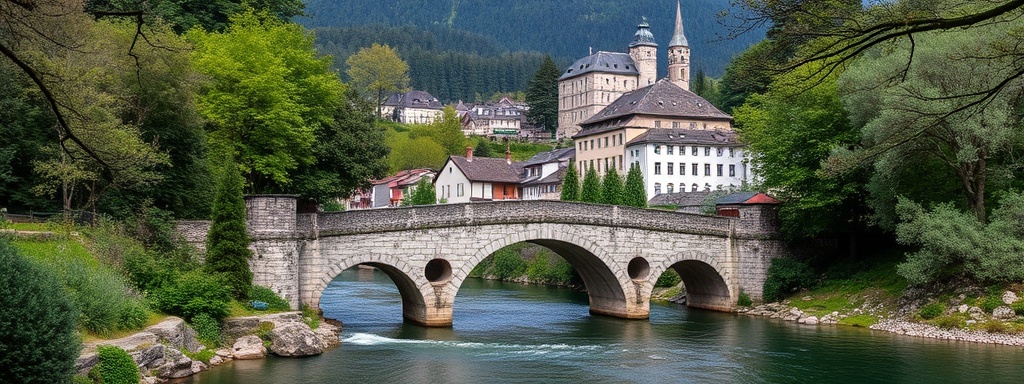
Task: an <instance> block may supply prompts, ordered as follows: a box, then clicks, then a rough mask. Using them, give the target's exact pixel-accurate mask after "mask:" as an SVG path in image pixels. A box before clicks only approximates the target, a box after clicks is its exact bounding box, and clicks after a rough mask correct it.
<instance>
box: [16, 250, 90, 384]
mask: <svg viewBox="0 0 1024 384" xmlns="http://www.w3.org/2000/svg"><path fill="white" fill-rule="evenodd" d="M0 308H3V310H2V311H0V324H4V337H0V375H2V376H3V377H4V380H10V381H12V382H16V383H66V382H70V381H71V376H72V375H73V374H74V373H75V359H76V358H78V354H79V353H80V352H81V341H80V340H79V338H78V331H77V330H76V328H75V320H76V319H78V311H77V310H76V309H75V307H74V304H73V303H72V301H71V299H70V298H69V297H68V294H67V293H66V292H65V291H64V289H63V285H62V284H61V282H60V281H59V280H58V279H57V278H56V277H55V276H53V275H51V274H49V273H47V272H46V271H45V270H43V269H42V268H40V267H38V266H36V265H33V264H32V263H31V262H30V261H29V260H27V259H25V258H24V257H22V256H21V255H19V254H18V252H17V250H16V249H15V248H14V246H13V245H11V243H10V241H9V240H8V239H7V238H5V237H2V236H0ZM28 319H31V321H27V320H28Z"/></svg>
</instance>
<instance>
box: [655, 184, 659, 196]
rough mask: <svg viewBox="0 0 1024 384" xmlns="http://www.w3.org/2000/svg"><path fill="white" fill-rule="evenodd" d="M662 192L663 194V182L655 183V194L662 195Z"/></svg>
mask: <svg viewBox="0 0 1024 384" xmlns="http://www.w3.org/2000/svg"><path fill="white" fill-rule="evenodd" d="M660 194H661V183H654V195H655V196H657V195H660Z"/></svg>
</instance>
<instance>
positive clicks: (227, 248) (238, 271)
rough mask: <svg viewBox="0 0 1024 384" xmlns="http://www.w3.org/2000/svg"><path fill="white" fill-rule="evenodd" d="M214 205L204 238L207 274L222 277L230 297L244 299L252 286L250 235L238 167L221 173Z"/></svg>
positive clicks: (231, 166) (229, 168) (230, 166)
mask: <svg viewBox="0 0 1024 384" xmlns="http://www.w3.org/2000/svg"><path fill="white" fill-rule="evenodd" d="M222 173H223V174H222V175H221V179H220V182H219V184H220V185H219V186H218V189H217V197H216V199H215V200H214V201H213V223H211V224H210V232H209V234H207V237H206V270H207V271H208V272H210V273H218V274H221V275H222V276H223V277H224V279H225V281H226V282H227V283H228V285H229V286H230V287H231V293H232V294H233V295H234V296H235V297H236V298H239V299H244V298H245V297H246V296H247V295H248V293H249V287H251V286H252V271H250V270H249V259H250V258H252V251H250V250H249V234H248V233H247V232H246V231H245V199H244V198H243V196H242V175H241V173H240V172H239V170H238V166H236V165H235V164H234V163H231V164H228V165H227V166H225V167H224V170H223V171H222Z"/></svg>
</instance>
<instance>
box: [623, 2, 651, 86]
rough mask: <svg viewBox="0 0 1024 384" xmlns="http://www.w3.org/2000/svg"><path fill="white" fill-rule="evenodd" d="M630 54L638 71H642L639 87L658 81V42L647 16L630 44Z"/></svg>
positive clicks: (637, 84)
mask: <svg viewBox="0 0 1024 384" xmlns="http://www.w3.org/2000/svg"><path fill="white" fill-rule="evenodd" d="M629 56H630V57H632V58H633V63H635V64H636V70H637V72H640V77H639V78H638V79H637V82H636V88H637V89H638V88H643V87H646V86H648V85H651V84H654V82H655V81H658V44H656V43H655V42H654V34H652V33H651V25H650V24H647V18H646V17H645V18H644V19H643V21H642V22H641V23H640V25H637V27H636V33H634V34H633V42H632V43H630V44H629Z"/></svg>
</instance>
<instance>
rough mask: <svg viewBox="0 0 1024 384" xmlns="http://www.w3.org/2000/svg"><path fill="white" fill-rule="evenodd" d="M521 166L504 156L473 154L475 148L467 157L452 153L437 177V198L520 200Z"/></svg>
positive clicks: (453, 199)
mask: <svg viewBox="0 0 1024 384" xmlns="http://www.w3.org/2000/svg"><path fill="white" fill-rule="evenodd" d="M522 170H523V169H522V166H521V165H518V163H513V162H512V154H511V153H510V152H506V153H505V158H503V159H496V158H488V157H473V148H472V147H468V148H466V156H465V157H462V156H449V157H448V160H447V161H445V163H444V166H443V167H441V169H440V171H438V173H437V176H435V177H434V189H435V191H436V192H437V200H438V201H439V202H447V203H468V202H470V201H492V200H519V198H520V193H519V189H520V187H519V183H520V180H521V179H522V177H521V174H522Z"/></svg>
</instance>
